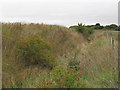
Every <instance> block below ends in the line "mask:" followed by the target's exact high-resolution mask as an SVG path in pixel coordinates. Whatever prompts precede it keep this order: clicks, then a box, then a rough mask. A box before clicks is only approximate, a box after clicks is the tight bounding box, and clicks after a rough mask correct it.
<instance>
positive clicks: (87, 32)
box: [70, 23, 94, 37]
mask: <svg viewBox="0 0 120 90" xmlns="http://www.w3.org/2000/svg"><path fill="white" fill-rule="evenodd" d="M70 28H75V29H76V30H77V31H78V32H80V33H82V34H83V35H84V36H85V37H87V36H89V35H91V34H93V33H94V29H93V28H92V27H87V26H85V25H82V24H79V23H78V26H71V27H70Z"/></svg>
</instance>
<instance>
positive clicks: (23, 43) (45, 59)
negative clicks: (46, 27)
mask: <svg viewBox="0 0 120 90" xmlns="http://www.w3.org/2000/svg"><path fill="white" fill-rule="evenodd" d="M17 51H18V53H20V54H21V57H23V59H24V60H25V61H26V62H28V63H29V64H39V65H41V66H44V67H53V65H55V57H54V55H53V54H52V46H51V44H50V43H49V42H47V41H45V40H43V39H42V38H41V37H40V35H39V34H37V35H30V36H28V37H23V38H22V39H20V40H19V41H18V43H17Z"/></svg>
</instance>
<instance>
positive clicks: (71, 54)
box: [2, 23, 118, 88]
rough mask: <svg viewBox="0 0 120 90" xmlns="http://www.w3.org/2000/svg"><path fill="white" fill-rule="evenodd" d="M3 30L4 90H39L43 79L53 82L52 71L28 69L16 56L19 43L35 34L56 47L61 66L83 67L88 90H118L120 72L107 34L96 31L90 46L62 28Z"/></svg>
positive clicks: (22, 26) (35, 26)
mask: <svg viewBox="0 0 120 90" xmlns="http://www.w3.org/2000/svg"><path fill="white" fill-rule="evenodd" d="M2 27H3V28H2V58H3V63H2V67H3V73H2V74H3V87H4V88H9V87H13V88H17V87H22V88H25V87H26V88H33V87H34V88H37V87H38V86H39V85H40V84H41V81H42V80H43V79H46V80H47V79H49V73H50V72H51V70H50V69H47V68H42V67H40V66H39V65H28V66H27V65H26V64H25V62H24V61H23V60H22V58H21V57H20V56H19V54H16V44H17V41H18V40H20V39H21V38H23V37H25V36H26V37H29V36H31V35H34V34H38V35H39V36H40V37H41V38H43V39H44V40H46V41H48V42H50V43H51V44H52V50H53V51H52V52H53V54H54V56H55V57H56V65H57V66H59V65H62V66H63V67H64V68H66V69H67V68H68V67H69V65H70V63H73V65H74V64H75V65H78V66H79V70H80V72H82V73H83V74H84V75H86V87H92V88H101V87H105V88H110V87H117V75H118V74H117V73H118V72H117V70H118V69H117V70H116V71H114V70H113V68H114V63H113V62H114V61H113V59H114V56H113V54H112V49H111V46H110V43H109V41H108V39H107V37H106V35H105V34H104V32H101V31H96V32H95V33H94V34H93V35H92V36H91V37H92V38H93V39H92V40H91V41H90V42H89V43H88V42H87V40H86V39H85V38H84V37H83V36H82V35H81V34H80V33H78V32H76V31H74V30H72V29H69V28H66V27H63V26H59V25H45V24H21V23H14V24H13V23H3V24H2ZM115 37H116V36H115ZM116 47H117V46H116ZM116 50H117V48H116ZM116 53H117V52H116ZM71 66H72V64H71ZM78 72H79V71H78Z"/></svg>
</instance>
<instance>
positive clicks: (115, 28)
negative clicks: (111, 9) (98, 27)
mask: <svg viewBox="0 0 120 90" xmlns="http://www.w3.org/2000/svg"><path fill="white" fill-rule="evenodd" d="M105 29H109V30H118V26H117V25H116V24H111V25H106V26H105Z"/></svg>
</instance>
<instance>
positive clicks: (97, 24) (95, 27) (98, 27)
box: [94, 23, 104, 29]
mask: <svg viewBox="0 0 120 90" xmlns="http://www.w3.org/2000/svg"><path fill="white" fill-rule="evenodd" d="M103 28H104V27H103V26H101V25H100V23H96V25H95V26H94V29H103Z"/></svg>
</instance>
